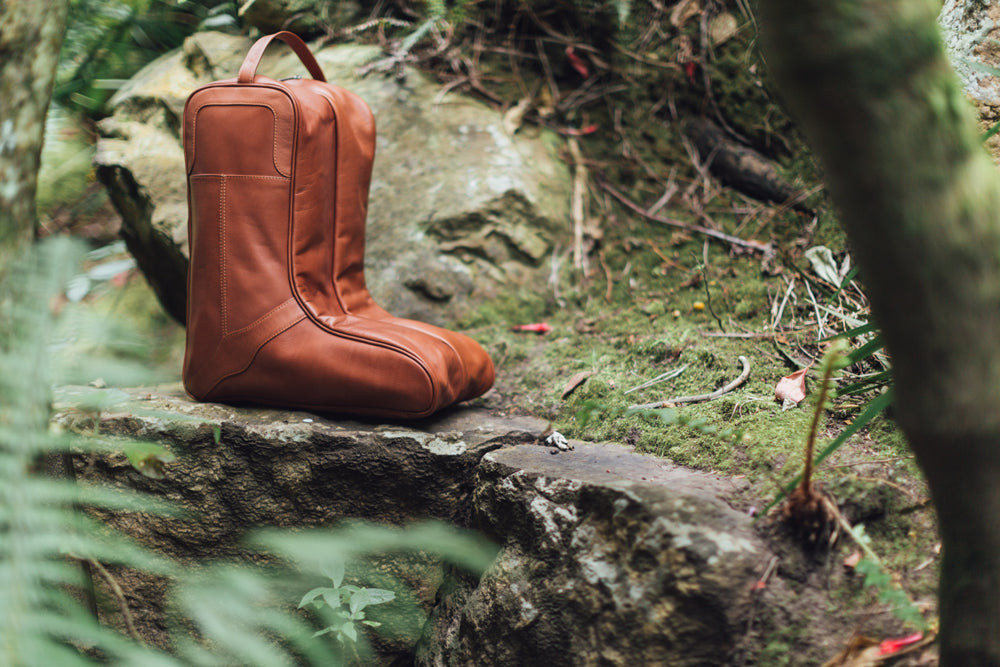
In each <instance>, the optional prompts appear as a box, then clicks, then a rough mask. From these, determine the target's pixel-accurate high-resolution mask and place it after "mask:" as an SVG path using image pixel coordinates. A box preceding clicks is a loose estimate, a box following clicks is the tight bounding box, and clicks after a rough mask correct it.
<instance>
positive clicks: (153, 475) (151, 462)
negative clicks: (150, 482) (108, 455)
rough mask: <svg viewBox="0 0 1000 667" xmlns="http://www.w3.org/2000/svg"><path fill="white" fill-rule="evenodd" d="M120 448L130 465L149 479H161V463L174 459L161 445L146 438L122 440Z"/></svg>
mask: <svg viewBox="0 0 1000 667" xmlns="http://www.w3.org/2000/svg"><path fill="white" fill-rule="evenodd" d="M122 449H124V451H125V456H126V457H128V461H129V463H131V464H132V467H133V468H135V469H136V470H138V471H139V472H141V473H142V474H143V475H145V476H146V477H149V478H150V479H163V477H164V475H163V465H164V464H165V463H171V462H173V461H174V460H175V459H176V457H175V456H174V455H173V454H172V453H171V452H170V450H168V449H167V448H166V447H164V446H163V445H160V444H157V443H155V442H149V441H147V440H125V441H122Z"/></svg>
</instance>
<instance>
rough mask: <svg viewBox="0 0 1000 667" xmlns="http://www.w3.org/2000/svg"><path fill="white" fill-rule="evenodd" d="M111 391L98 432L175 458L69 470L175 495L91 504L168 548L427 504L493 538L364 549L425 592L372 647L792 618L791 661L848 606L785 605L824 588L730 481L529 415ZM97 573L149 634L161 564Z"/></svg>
mask: <svg viewBox="0 0 1000 667" xmlns="http://www.w3.org/2000/svg"><path fill="white" fill-rule="evenodd" d="M93 391H94V390H93V389H89V388H69V389H65V390H62V391H61V392H60V393H59V403H58V405H57V408H58V409H59V410H60V412H59V413H58V414H57V416H56V420H57V421H58V422H60V423H61V424H63V425H64V426H68V427H73V425H74V422H79V420H81V419H84V421H85V422H86V428H88V429H92V428H94V424H92V423H91V422H90V420H92V419H93V416H94V415H93V413H92V412H91V413H81V411H80V410H79V409H74V407H73V406H74V405H78V404H87V403H88V402H89V403H94V401H93V400H91V399H89V398H88V394H89V393H90V392H93ZM120 395H121V396H123V397H124V398H125V399H126V400H122V401H119V402H118V403H117V404H115V405H113V406H112V407H108V408H106V409H105V410H104V412H103V413H102V414H100V416H99V424H98V426H99V430H100V432H101V433H104V434H106V435H112V436H113V435H122V436H128V437H130V438H136V437H138V438H145V439H152V440H155V441H157V442H160V443H162V444H163V445H165V446H166V447H167V448H169V449H170V450H171V451H173V452H174V453H176V455H177V456H176V460H174V461H172V462H167V463H164V464H163V466H162V470H161V473H162V477H161V478H159V479H152V478H150V477H147V476H144V475H143V474H140V472H139V471H137V470H136V469H135V468H133V467H132V465H131V464H130V463H129V461H128V460H127V458H126V457H125V455H124V454H109V453H107V451H102V452H99V453H89V454H76V455H74V457H73V459H74V465H75V473H76V477H77V479H79V480H80V481H81V482H83V483H98V484H105V485H115V486H119V487H123V488H127V489H137V490H140V491H143V492H145V493H148V494H153V495H155V496H158V497H161V498H165V499H167V500H169V501H170V502H171V503H172V504H174V505H179V506H180V507H182V508H183V509H184V510H186V511H187V515H188V516H189V517H193V519H192V518H185V519H178V518H170V517H158V516H155V515H149V514H142V515H136V514H134V513H129V512H114V511H104V512H103V514H102V515H101V518H102V519H103V520H104V521H105V522H107V523H108V524H111V525H114V526H116V527H118V528H120V529H121V530H123V531H125V532H126V533H129V534H131V535H133V536H135V537H136V538H137V539H138V540H140V541H141V542H142V543H144V544H145V545H147V546H148V547H151V548H153V549H155V550H157V551H159V552H161V553H165V554H167V555H169V556H171V557H173V558H175V559H178V560H180V561H181V562H186V563H190V564H191V565H197V564H198V563H202V562H205V561H206V560H207V561H212V560H216V559H233V558H236V559H251V558H259V556H255V555H254V553H253V552H252V551H248V550H247V549H246V547H245V546H244V544H243V542H242V541H241V538H242V537H243V536H244V535H245V534H246V533H247V532H248V531H249V530H251V529H253V528H256V527H260V526H282V527H301V526H320V525H331V524H334V523H335V522H337V521H338V520H340V519H343V518H361V519H367V520H370V521H375V522H379V523H383V524H393V525H404V524H407V523H409V522H411V521H414V520H422V519H428V518H436V519H439V520H444V521H447V522H449V523H451V524H454V525H457V526H461V527H466V528H475V529H479V530H481V531H483V532H485V533H486V534H487V535H488V536H490V537H491V538H492V539H493V540H495V541H496V542H497V543H498V545H499V546H500V552H499V556H498V557H497V559H496V560H495V562H494V563H493V565H492V566H491V567H490V568H489V569H488V570H487V572H486V574H485V575H484V576H483V577H482V579H481V580H480V579H476V578H470V577H469V575H464V574H462V573H460V572H454V571H452V570H450V569H449V568H447V567H445V566H444V565H443V564H442V562H441V561H440V560H439V559H436V558H435V557H433V556H429V555H426V554H420V553H417V554H410V555H407V556H405V557H399V558H390V559H388V560H382V561H379V562H378V563H377V569H378V570H379V571H385V572H386V573H388V574H390V575H391V576H392V578H393V579H394V580H396V581H404V582H407V585H408V586H409V587H410V588H412V591H410V593H408V595H411V597H412V599H413V600H415V601H416V603H417V604H418V606H419V607H420V608H421V609H422V610H423V616H422V617H420V618H417V619H416V620H412V621H407V623H405V624H403V625H401V626H400V627H399V628H397V629H396V630H395V631H394V634H392V635H391V636H388V637H386V636H377V637H375V642H374V643H375V648H376V650H377V652H378V655H379V656H380V657H379V660H378V664H385V665H388V664H413V661H414V660H415V661H416V664H418V665H422V666H425V667H430V666H432V665H433V666H438V665H512V666H513V665H538V664H551V665H574V666H575V665H678V666H681V665H683V666H694V665H706V666H707V665H712V666H714V665H724V664H767V663H765V662H756V660H757V658H758V657H760V656H761V655H762V651H763V650H764V649H765V648H766V647H767V646H768V645H769V644H772V637H773V636H775V633H779V634H778V636H779V637H781V638H782V641H783V642H786V643H784V644H783V646H785V648H784V649H783V651H785V652H787V651H789V650H791V648H792V646H793V645H792V644H789V643H788V642H791V641H792V640H791V638H790V637H788V635H787V630H788V629H789V628H790V627H795V628H796V633H795V637H794V649H795V651H796V656H797V658H796V660H797V661H796V662H795V664H819V663H821V662H822V661H823V660H824V659H826V657H829V656H830V655H832V654H833V653H834V652H835V650H836V647H837V645H838V643H840V642H843V641H846V638H847V637H848V636H849V635H850V632H851V624H852V623H853V620H854V619H849V622H848V624H847V625H846V627H842V626H836V627H833V626H831V625H830V623H824V624H815V623H813V621H812V620H810V619H811V616H810V615H808V614H805V615H803V612H802V610H803V609H810V610H815V609H823V608H824V605H828V604H829V601H828V600H826V599H825V598H824V597H823V592H822V587H816V588H815V589H811V588H809V587H806V586H804V585H803V584H802V582H803V581H805V578H804V577H803V576H802V573H803V572H804V571H805V570H803V568H801V567H799V566H796V565H795V563H796V562H797V561H801V560H802V556H801V555H800V556H796V555H795V553H796V550H794V549H787V550H786V551H784V552H779V553H780V555H781V559H780V563H781V566H780V567H779V568H777V569H775V568H774V564H775V563H777V562H779V559H778V558H777V557H776V556H775V555H774V553H773V552H772V548H773V545H771V543H770V542H768V544H765V542H764V541H763V540H762V538H761V537H759V536H758V535H757V530H756V529H755V527H754V525H753V524H752V521H751V519H750V518H749V517H748V516H747V514H746V512H741V511H737V510H735V509H733V508H732V507H731V503H733V502H736V503H740V502H742V501H740V500H739V498H740V497H741V496H740V494H742V493H745V491H746V482H745V481H741V480H730V479H725V478H719V477H716V476H713V475H709V474H706V473H701V472H697V471H692V470H688V469H684V468H680V467H677V466H674V465H671V464H670V463H668V462H666V461H664V460H662V459H659V458H656V457H652V456H648V455H639V454H636V453H634V452H632V451H631V449H630V448H628V447H624V446H621V445H614V444H590V443H582V442H575V443H571V445H572V446H575V448H574V449H571V450H562V449H558V448H556V447H554V446H550V445H547V444H546V443H545V440H544V439H543V438H542V437H541V436H540V433H541V432H542V431H543V429H544V428H545V424H544V422H540V421H538V420H535V419H532V418H526V417H503V416H497V415H493V414H491V413H489V412H488V411H486V410H483V409H482V408H470V407H461V408H456V409H453V410H451V411H449V412H447V413H445V414H441V415H438V416H435V417H433V418H430V419H426V420H422V421H419V422H414V423H408V424H401V423H382V422H379V421H369V422H357V421H346V420H336V419H330V418H324V417H320V416H317V415H311V414H308V413H303V412H290V411H281V410H270V409H253V408H233V407H227V406H221V405H213V404H196V403H193V402H191V401H190V400H189V399H187V398H185V397H184V396H183V395H182V394H181V392H180V388H179V387H178V386H175V387H170V388H161V389H153V390H129V391H127V392H124V393H122V394H120ZM769 545H771V546H769ZM769 564H770V565H769ZM768 573H770V574H768ZM115 576H116V578H117V579H118V582H119V584H120V585H121V588H122V589H123V590H124V596H125V598H127V599H128V600H129V602H130V604H131V606H132V608H133V609H132V611H133V615H134V617H135V622H136V626H137V627H138V628H139V630H140V632H141V633H142V635H143V636H144V638H146V639H147V640H149V641H152V642H154V643H156V644H157V645H161V646H165V645H166V643H167V640H166V636H165V634H164V627H165V625H166V623H165V619H164V612H163V599H164V595H165V590H166V582H164V581H163V580H161V579H159V578H157V577H154V576H151V575H144V574H142V573H138V572H131V571H122V572H117V571H116V572H115ZM762 579H766V586H765V585H763V584H764V582H763V581H761V580H762ZM793 579H794V580H793ZM795 580H797V581H795ZM390 611H391V610H390V609H388V608H386V609H385V610H384V612H385V613H386V614H389V613H390ZM424 618H426V619H427V620H426V622H424V620H423V619H424ZM109 620H110V622H114V621H113V619H109ZM814 625H815V626H816V627H815V628H814V627H813V626H814ZM770 650H772V651H773V648H772V649H770ZM824 656H825V657H824ZM761 659H763V658H761ZM799 659H801V660H799Z"/></svg>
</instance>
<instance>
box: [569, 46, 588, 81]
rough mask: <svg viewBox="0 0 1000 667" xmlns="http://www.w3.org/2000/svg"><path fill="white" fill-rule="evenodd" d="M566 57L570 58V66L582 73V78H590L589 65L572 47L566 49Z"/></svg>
mask: <svg viewBox="0 0 1000 667" xmlns="http://www.w3.org/2000/svg"><path fill="white" fill-rule="evenodd" d="M566 57H567V58H569V64H570V65H572V67H573V69H575V70H576V71H577V72H579V73H580V76H582V77H584V78H586V77H588V76H590V68H588V67H587V63H585V62H583V58H581V57H580V56H578V55H576V51H575V50H574V49H573V47H572V46H567V47H566Z"/></svg>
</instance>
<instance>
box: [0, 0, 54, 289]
mask: <svg viewBox="0 0 1000 667" xmlns="http://www.w3.org/2000/svg"><path fill="white" fill-rule="evenodd" d="M68 7H69V3H68V0H45V1H44V2H39V1H38V0H0V274H2V273H3V272H4V267H6V266H7V265H8V261H9V260H10V259H11V258H12V257H14V256H15V255H16V254H17V253H18V252H19V249H20V248H22V247H23V245H25V244H27V243H29V242H30V241H31V240H32V239H33V238H34V235H35V188H36V185H37V183H38V162H39V158H40V155H41V150H42V140H43V138H44V135H45V113H46V111H47V109H48V106H49V100H50V99H51V97H52V84H53V81H54V80H55V73H56V65H57V64H58V62H59V49H60V47H61V46H62V40H63V33H64V32H65V28H66V14H67V10H68Z"/></svg>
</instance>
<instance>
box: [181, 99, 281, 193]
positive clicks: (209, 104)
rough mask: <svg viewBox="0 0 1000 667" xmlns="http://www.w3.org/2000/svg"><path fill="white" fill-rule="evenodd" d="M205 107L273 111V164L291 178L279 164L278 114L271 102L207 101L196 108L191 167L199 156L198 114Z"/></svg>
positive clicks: (193, 123)
mask: <svg viewBox="0 0 1000 667" xmlns="http://www.w3.org/2000/svg"><path fill="white" fill-rule="evenodd" d="M205 107H264V108H266V109H267V110H268V111H270V112H271V117H272V118H273V120H274V124H273V125H272V128H273V129H272V131H271V164H272V165H273V166H274V170H275V171H276V172H278V173H279V174H281V175H282V176H284V177H286V178H291V174H286V173H285V172H283V171H282V170H281V167H279V166H278V114H277V112H276V111H275V110H274V107H272V106H271V105H270V104H263V103H254V104H248V103H245V102H241V103H235V102H205V103H204V104H202V105H200V106H199V107H198V108H197V109H195V110H194V116H193V117H192V118H191V149H192V151H193V153H194V155H193V156H192V158H191V168H192V169H193V168H194V162H195V158H196V157H197V152H198V149H197V145H198V144H197V137H198V115H199V114H200V113H201V110H202V109H204V108H205Z"/></svg>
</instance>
